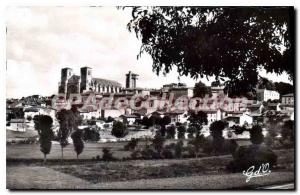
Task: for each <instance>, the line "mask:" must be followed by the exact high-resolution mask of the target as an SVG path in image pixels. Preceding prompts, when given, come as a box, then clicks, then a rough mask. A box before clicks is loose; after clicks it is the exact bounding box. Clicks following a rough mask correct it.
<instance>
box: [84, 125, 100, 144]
mask: <svg viewBox="0 0 300 195" xmlns="http://www.w3.org/2000/svg"><path fill="white" fill-rule="evenodd" d="M83 131H84V133H83V137H82V138H83V140H84V141H93V142H96V141H99V140H100V134H99V133H98V132H97V131H95V130H92V129H90V128H85V129H83Z"/></svg>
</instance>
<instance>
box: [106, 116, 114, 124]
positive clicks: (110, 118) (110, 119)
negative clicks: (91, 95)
mask: <svg viewBox="0 0 300 195" xmlns="http://www.w3.org/2000/svg"><path fill="white" fill-rule="evenodd" d="M114 120H115V119H114V118H113V117H111V116H108V117H107V120H106V122H107V123H111V122H113V121H114Z"/></svg>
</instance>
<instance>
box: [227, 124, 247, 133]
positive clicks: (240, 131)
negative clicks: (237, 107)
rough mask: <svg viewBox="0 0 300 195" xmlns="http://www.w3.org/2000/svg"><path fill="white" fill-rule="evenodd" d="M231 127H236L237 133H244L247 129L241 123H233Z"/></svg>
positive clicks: (235, 131)
mask: <svg viewBox="0 0 300 195" xmlns="http://www.w3.org/2000/svg"><path fill="white" fill-rule="evenodd" d="M231 128H232V129H234V133H235V134H236V135H240V134H243V132H244V131H247V129H246V128H245V127H244V126H242V127H241V126H239V125H233V126H232V127H231Z"/></svg>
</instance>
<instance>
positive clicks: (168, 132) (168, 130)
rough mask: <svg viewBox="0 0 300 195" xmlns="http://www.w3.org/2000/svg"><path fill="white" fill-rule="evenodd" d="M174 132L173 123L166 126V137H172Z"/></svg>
mask: <svg viewBox="0 0 300 195" xmlns="http://www.w3.org/2000/svg"><path fill="white" fill-rule="evenodd" d="M175 134H176V127H175V126H174V125H171V126H169V127H167V138H168V139H174V138H175Z"/></svg>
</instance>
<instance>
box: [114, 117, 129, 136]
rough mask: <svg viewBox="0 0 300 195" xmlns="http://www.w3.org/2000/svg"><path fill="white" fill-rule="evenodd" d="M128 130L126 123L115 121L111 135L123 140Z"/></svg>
mask: <svg viewBox="0 0 300 195" xmlns="http://www.w3.org/2000/svg"><path fill="white" fill-rule="evenodd" d="M127 133H128V132H127V129H126V126H125V125H124V123H122V122H120V121H115V122H114V123H113V128H112V130H111V134H112V135H113V136H115V137H117V138H121V137H124V136H125V135H127Z"/></svg>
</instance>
